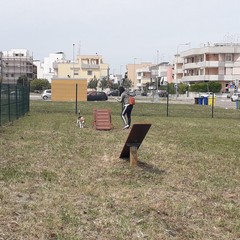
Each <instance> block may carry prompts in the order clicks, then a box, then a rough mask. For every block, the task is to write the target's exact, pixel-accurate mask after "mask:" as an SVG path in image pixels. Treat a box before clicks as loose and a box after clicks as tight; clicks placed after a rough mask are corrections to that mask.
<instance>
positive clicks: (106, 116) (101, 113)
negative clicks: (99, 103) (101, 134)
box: [93, 109, 113, 130]
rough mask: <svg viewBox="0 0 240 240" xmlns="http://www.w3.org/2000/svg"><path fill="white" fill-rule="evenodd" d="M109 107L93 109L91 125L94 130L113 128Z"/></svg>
mask: <svg viewBox="0 0 240 240" xmlns="http://www.w3.org/2000/svg"><path fill="white" fill-rule="evenodd" d="M111 112H112V111H111V109H94V110H93V119H94V122H93V126H94V128H95V129H96V130H111V129H112V128H113V125H112V119H111Z"/></svg>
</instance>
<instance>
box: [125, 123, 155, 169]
mask: <svg viewBox="0 0 240 240" xmlns="http://www.w3.org/2000/svg"><path fill="white" fill-rule="evenodd" d="M150 127H151V124H148V123H143V124H133V126H132V129H131V131H130V133H129V135H128V138H127V140H126V142H125V144H124V146H123V149H122V152H121V154H120V158H129V157H130V166H133V167H134V166H136V165H137V161H138V154H137V150H138V148H139V147H140V145H141V143H142V141H143V139H144V138H145V136H146V135H147V132H148V130H149V129H150Z"/></svg>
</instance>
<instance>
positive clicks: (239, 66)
mask: <svg viewBox="0 0 240 240" xmlns="http://www.w3.org/2000/svg"><path fill="white" fill-rule="evenodd" d="M174 74H175V77H174V81H175V82H176V83H180V82H183V83H187V84H193V83H197V82H211V81H214V82H219V83H221V85H222V92H228V91H229V86H231V85H232V84H235V83H236V82H237V84H238V80H239V79H240V44H239V43H215V44H213V45H210V44H207V45H204V46H203V47H200V48H193V49H189V50H186V51H184V52H181V53H180V54H179V55H175V68H174Z"/></svg>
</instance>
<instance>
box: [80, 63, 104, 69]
mask: <svg viewBox="0 0 240 240" xmlns="http://www.w3.org/2000/svg"><path fill="white" fill-rule="evenodd" d="M81 68H82V69H100V65H97V64H82V65H81Z"/></svg>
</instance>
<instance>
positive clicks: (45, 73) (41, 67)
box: [34, 52, 66, 83]
mask: <svg viewBox="0 0 240 240" xmlns="http://www.w3.org/2000/svg"><path fill="white" fill-rule="evenodd" d="M65 61H66V56H65V54H64V53H63V52H57V53H50V54H49V56H48V57H45V58H44V59H43V63H41V62H40V61H39V60H34V64H35V65H36V66H37V69H38V71H37V78H39V79H40V78H41V79H47V80H48V81H49V82H50V83H51V81H52V78H53V77H54V75H55V73H54V67H53V64H55V63H61V62H65Z"/></svg>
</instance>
